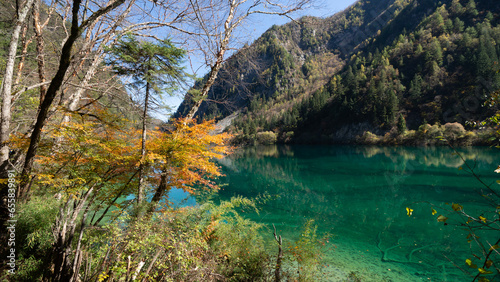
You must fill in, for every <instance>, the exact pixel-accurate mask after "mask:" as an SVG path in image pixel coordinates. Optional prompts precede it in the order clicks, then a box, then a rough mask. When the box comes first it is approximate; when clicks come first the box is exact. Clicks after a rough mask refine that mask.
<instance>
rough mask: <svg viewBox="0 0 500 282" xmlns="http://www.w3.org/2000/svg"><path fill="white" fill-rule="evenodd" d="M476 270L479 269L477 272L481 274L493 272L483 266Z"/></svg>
mask: <svg viewBox="0 0 500 282" xmlns="http://www.w3.org/2000/svg"><path fill="white" fill-rule="evenodd" d="M477 270H479V273H481V274H493V272H491V271H488V270H485V269H483V268H478V269H477Z"/></svg>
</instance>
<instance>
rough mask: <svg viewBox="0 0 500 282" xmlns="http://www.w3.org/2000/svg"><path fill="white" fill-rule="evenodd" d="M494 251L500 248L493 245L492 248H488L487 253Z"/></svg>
mask: <svg viewBox="0 0 500 282" xmlns="http://www.w3.org/2000/svg"><path fill="white" fill-rule="evenodd" d="M496 249H500V246H498V245H493V246H491V248H490V250H489V251H490V252H491V251H493V250H496Z"/></svg>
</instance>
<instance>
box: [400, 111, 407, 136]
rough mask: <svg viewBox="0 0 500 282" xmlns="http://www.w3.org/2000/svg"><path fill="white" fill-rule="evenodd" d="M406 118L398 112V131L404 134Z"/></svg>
mask: <svg viewBox="0 0 500 282" xmlns="http://www.w3.org/2000/svg"><path fill="white" fill-rule="evenodd" d="M406 130H407V129H406V120H405V118H404V116H403V114H402V113H400V114H399V118H398V132H399V133H400V134H404V133H405V132H406Z"/></svg>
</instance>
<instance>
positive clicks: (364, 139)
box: [359, 131, 380, 145]
mask: <svg viewBox="0 0 500 282" xmlns="http://www.w3.org/2000/svg"><path fill="white" fill-rule="evenodd" d="M359 141H360V142H361V143H363V144H368V145H375V144H377V143H378V142H379V141H380V137H379V136H377V135H376V134H373V133H371V132H370V131H365V133H363V136H361V138H360V140H359Z"/></svg>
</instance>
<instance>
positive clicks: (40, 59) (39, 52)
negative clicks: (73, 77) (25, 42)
mask: <svg viewBox="0 0 500 282" xmlns="http://www.w3.org/2000/svg"><path fill="white" fill-rule="evenodd" d="M33 29H34V30H35V36H36V61H37V64H38V80H39V82H40V83H44V82H45V54H44V49H45V48H44V41H43V36H42V27H41V25H40V0H35V3H34V4H33ZM45 92H47V86H46V85H42V86H40V104H41V103H42V101H43V99H44V98H45Z"/></svg>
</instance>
